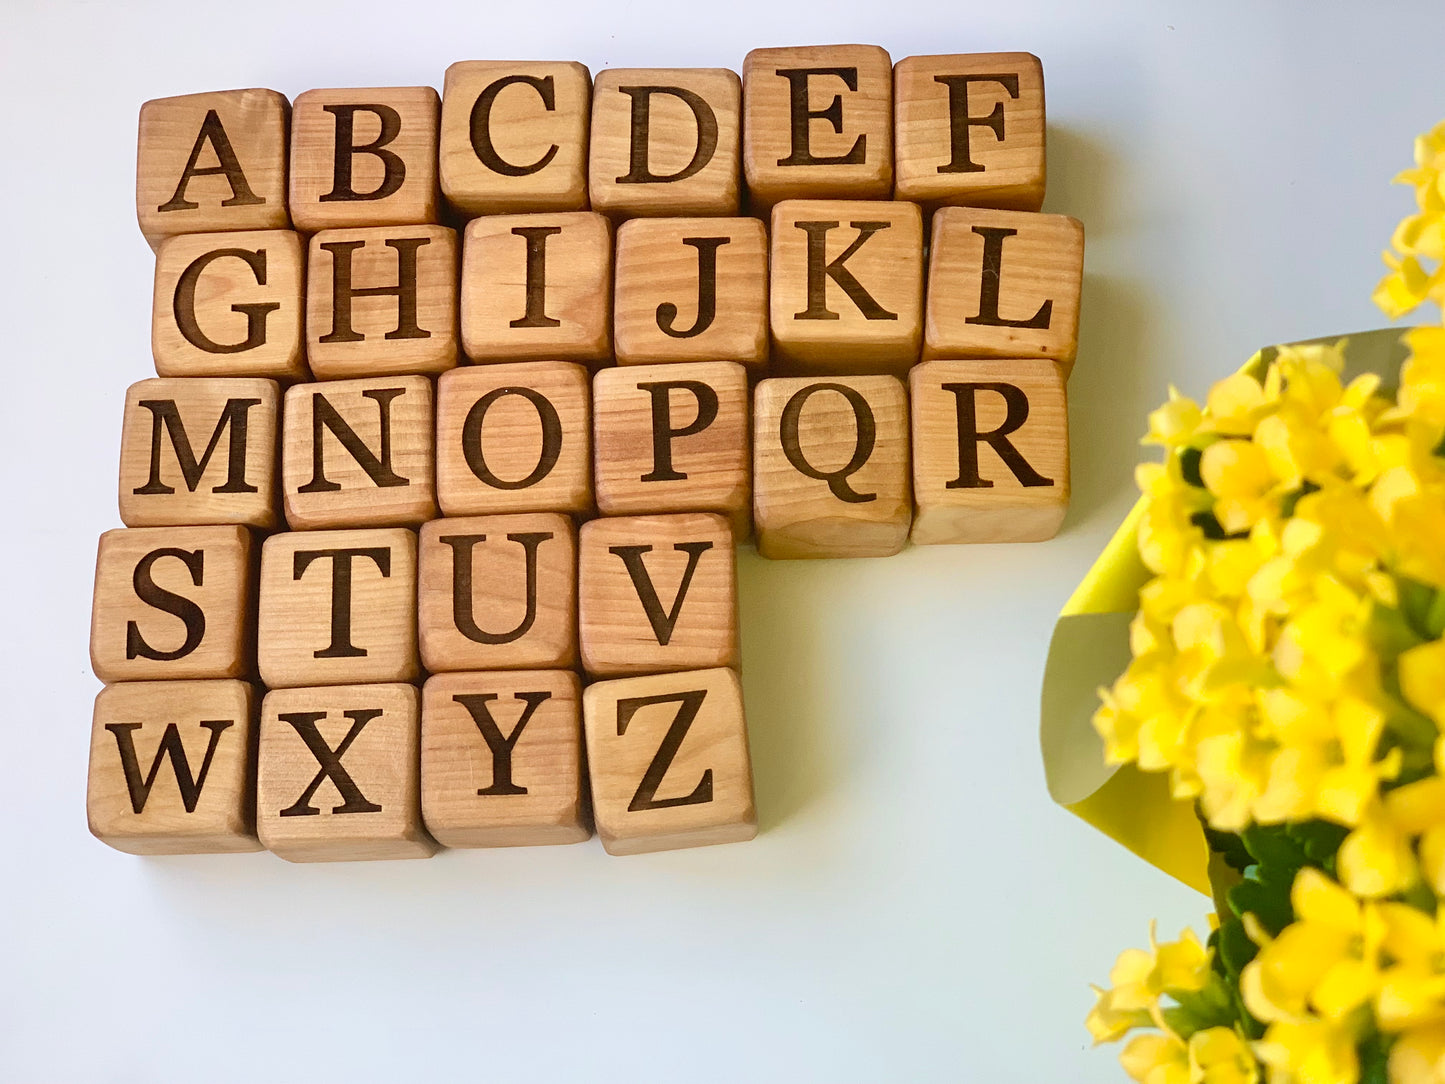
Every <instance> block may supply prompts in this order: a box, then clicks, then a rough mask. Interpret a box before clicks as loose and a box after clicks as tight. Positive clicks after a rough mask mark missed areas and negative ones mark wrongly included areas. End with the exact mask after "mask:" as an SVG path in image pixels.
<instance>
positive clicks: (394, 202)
mask: <svg viewBox="0 0 1445 1084" xmlns="http://www.w3.org/2000/svg"><path fill="white" fill-rule="evenodd" d="M440 114H441V99H440V98H439V97H438V96H437V92H436V91H435V90H433V89H432V88H431V87H368V88H354V89H353V88H348V89H344V90H308V91H307V92H306V93H305V94H302V95H300V96H299V97H298V98H297V99H296V101H295V103H294V111H293V114H292V120H291V188H290V194H291V219H292V221H293V222H295V223H296V228H297V229H298V230H305V231H306V232H307V233H314V232H315V231H316V230H328V229H339V228H342V227H348V226H405V225H412V224H415V223H419V222H435V221H437V214H438V210H439V202H440V201H439V194H438V188H437V132H438V123H439V120H440Z"/></svg>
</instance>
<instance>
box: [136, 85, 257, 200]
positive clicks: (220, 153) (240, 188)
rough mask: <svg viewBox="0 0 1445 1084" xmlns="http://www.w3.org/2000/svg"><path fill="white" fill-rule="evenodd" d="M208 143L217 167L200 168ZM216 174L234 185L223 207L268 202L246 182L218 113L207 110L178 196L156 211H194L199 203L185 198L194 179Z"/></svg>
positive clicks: (184, 172)
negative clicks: (204, 148) (214, 156)
mask: <svg viewBox="0 0 1445 1084" xmlns="http://www.w3.org/2000/svg"><path fill="white" fill-rule="evenodd" d="M207 143H209V144H210V145H211V150H213V151H215V153H216V164H215V165H214V166H206V167H204V168H197V166H196V163H197V162H198V161H199V160H200V157H201V148H202V147H204V146H205V145H206V144H207ZM217 174H225V177H226V183H227V184H229V185H230V186H231V198H230V199H225V200H222V201H221V206H222V207H254V206H255V205H256V204H258V203H265V202H266V201H265V199H263V198H262V197H260V196H258V195H256V193H254V192H252V191H251V186H250V185H249V184H247V183H246V174H245V173H244V172H243V171H242V169H241V162H240V160H239V159H238V158H237V157H236V152H235V150H234V149H233V148H232V147H231V137H230V136H228V135H226V129H225V128H224V127H223V126H222V124H221V118H220V117H219V116H217V115H216V111H215V110H214V109H208V110H206V119H205V120H203V121H201V130H200V132H199V133H198V134H197V136H196V142H195V145H194V146H192V147H191V156H190V157H189V158H188V159H186V168H185V170H184V171H183V172H182V173H181V180H180V183H179V184H177V185H176V194H175V195H174V196H172V197H171V198H170V199H169V200H167V201H166V202H165V203H162V204H161V205H160V206H159V207H157V208H156V210H157V211H194V210H195V209H196V208H197V207H199V206H200V204H199V203H192V202H191V201H190V200H188V199H186V186H187V185H189V184H190V183H191V178H192V177H213V176H216V175H217Z"/></svg>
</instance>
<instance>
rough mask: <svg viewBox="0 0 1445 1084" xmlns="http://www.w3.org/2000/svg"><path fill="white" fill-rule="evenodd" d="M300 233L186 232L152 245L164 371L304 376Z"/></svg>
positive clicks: (155, 342) (156, 338)
mask: <svg viewBox="0 0 1445 1084" xmlns="http://www.w3.org/2000/svg"><path fill="white" fill-rule="evenodd" d="M301 267H302V249H301V238H300V236H299V235H298V234H295V233H292V232H291V231H290V230H265V231H261V232H256V233H188V234H182V235H180V236H177V237H172V238H170V239H168V240H166V241H163V242H161V245H160V247H159V248H158V249H157V251H156V276H155V291H154V297H153V301H152V306H151V353H152V354H153V355H154V356H155V363H156V372H157V373H158V374H160V375H161V376H269V377H274V378H276V379H278V380H305V379H306V378H307V376H308V373H307V369H306V360H305V358H304V356H303V351H302V323H303V321H302V315H301V311H302V301H303V295H304V288H303V287H304V284H303V281H302V279H303V276H302V271H301Z"/></svg>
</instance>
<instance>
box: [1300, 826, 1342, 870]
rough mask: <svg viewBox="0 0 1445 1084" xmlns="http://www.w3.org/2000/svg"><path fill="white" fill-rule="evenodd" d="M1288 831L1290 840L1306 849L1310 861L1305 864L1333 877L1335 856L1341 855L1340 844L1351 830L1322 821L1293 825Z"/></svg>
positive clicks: (1306, 855)
mask: <svg viewBox="0 0 1445 1084" xmlns="http://www.w3.org/2000/svg"><path fill="white" fill-rule="evenodd" d="M1288 830H1289V835H1290V838H1291V839H1293V840H1294V841H1295V842H1297V843H1298V844H1299V845H1300V846H1301V847H1302V848H1303V849H1304V853H1305V857H1306V858H1307V859H1309V861H1308V863H1305V864H1307V865H1311V866H1318V867H1319V868H1320V869H1322V870H1324V871H1325V872H1326V873H1328V874H1329V875H1330V876H1332V877H1333V876H1334V872H1335V856H1336V855H1337V854H1339V851H1340V844H1342V843H1344V841H1345V837H1346V836H1348V835H1349V834H1350V830H1349V829H1348V828H1345V827H1343V826H1341V825H1338V824H1331V823H1330V822H1329V821H1320V820H1314V821H1304V822H1303V823H1301V824H1291V825H1290V826H1289V829H1288Z"/></svg>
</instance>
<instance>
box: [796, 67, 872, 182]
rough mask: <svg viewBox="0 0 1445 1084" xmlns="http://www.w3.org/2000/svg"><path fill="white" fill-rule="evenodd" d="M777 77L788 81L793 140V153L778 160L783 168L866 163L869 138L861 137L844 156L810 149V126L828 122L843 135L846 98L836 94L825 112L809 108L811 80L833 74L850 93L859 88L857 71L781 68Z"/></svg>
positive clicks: (846, 69) (854, 69)
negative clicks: (816, 122)
mask: <svg viewBox="0 0 1445 1084" xmlns="http://www.w3.org/2000/svg"><path fill="white" fill-rule="evenodd" d="M777 71H778V74H779V75H781V76H782V77H783V78H784V79H786V80H787V81H788V107H789V108H788V123H789V125H790V127H791V131H792V137H793V150H792V153H790V154H789V155H788V156H787V157H786V158H779V159H778V165H780V166H855V165H858V164H859V163H861V162H864V161H866V160H867V155H868V149H867V148H868V137H867V136H866V135H860V136H859V137H858V138H857V139H856V140H854V141H853V146H852V147H851V148H850V149H849V150H848V151H847V152H846V153H844V154H836V155H821V156H820V155H816V154H814V153H813V152H812V151H811V150H809V148H808V135H809V129H808V125H809V124H810V122H812V121H815V120H825V121H827V122H828V123H829V124H831V125H832V126H833V131H835V132H837V133H838V134H839V135H842V134H843V96H842V95H841V94H835V95H833V101H832V103H831V104H830V105H829V106H828V107H827V108H826V109H809V108H808V80H809V79H810V78H811V77H812V76H815V75H831V76H833V77H834V78H836V79H841V80H842V81H843V85H844V86H846V87H847V88H848V89H849V90H854V91H856V90H857V89H858V69H857V68H779V69H778V70H777Z"/></svg>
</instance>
